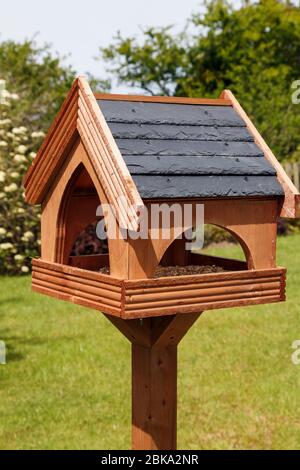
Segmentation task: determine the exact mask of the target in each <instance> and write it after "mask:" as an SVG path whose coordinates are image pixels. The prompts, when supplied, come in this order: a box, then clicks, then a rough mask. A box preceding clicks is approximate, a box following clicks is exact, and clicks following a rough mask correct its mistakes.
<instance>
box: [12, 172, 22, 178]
mask: <svg viewBox="0 0 300 470" xmlns="http://www.w3.org/2000/svg"><path fill="white" fill-rule="evenodd" d="M10 176H11V177H12V178H19V176H20V173H18V172H17V171H13V172H12V173H11V174H10Z"/></svg>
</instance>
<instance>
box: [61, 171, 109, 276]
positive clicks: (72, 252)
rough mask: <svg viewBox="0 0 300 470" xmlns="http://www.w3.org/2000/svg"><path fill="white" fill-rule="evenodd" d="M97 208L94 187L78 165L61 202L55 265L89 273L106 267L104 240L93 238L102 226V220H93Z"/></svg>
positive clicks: (106, 254)
mask: <svg viewBox="0 0 300 470" xmlns="http://www.w3.org/2000/svg"><path fill="white" fill-rule="evenodd" d="M100 204H101V202H100V199H99V196H98V193H97V191H96V188H95V186H94V183H93V181H92V179H91V177H90V175H89V173H88V171H87V170H86V168H85V166H84V165H83V164H82V163H81V164H80V165H78V167H77V168H76V170H75V171H74V173H73V175H72V177H71V179H70V181H69V183H68V185H67V187H66V189H65V191H64V194H63V197H62V200H61V205H60V210H59V214H58V221H57V238H56V240H57V242H56V259H55V261H56V262H57V263H60V264H66V265H70V266H76V267H79V268H82V269H87V270H89V271H98V270H99V269H100V268H102V267H103V266H108V267H109V253H108V244H107V240H101V239H99V237H98V235H97V226H98V224H99V222H100V223H103V220H102V219H103V217H100V216H98V217H97V213H99V212H98V211H97V209H98V208H99V205H100Z"/></svg>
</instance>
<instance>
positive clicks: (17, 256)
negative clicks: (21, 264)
mask: <svg viewBox="0 0 300 470" xmlns="http://www.w3.org/2000/svg"><path fill="white" fill-rule="evenodd" d="M14 259H15V260H16V261H23V259H24V256H23V255H15V256H14Z"/></svg>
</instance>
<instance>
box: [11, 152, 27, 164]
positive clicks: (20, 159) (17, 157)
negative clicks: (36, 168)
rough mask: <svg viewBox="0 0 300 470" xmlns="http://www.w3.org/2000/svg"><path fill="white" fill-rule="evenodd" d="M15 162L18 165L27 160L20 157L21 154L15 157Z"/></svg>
mask: <svg viewBox="0 0 300 470" xmlns="http://www.w3.org/2000/svg"><path fill="white" fill-rule="evenodd" d="M14 161H15V162H18V163H22V162H27V158H26V157H24V155H20V154H19V153H16V155H15V156H14Z"/></svg>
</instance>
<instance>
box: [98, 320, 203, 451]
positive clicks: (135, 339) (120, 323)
mask: <svg viewBox="0 0 300 470" xmlns="http://www.w3.org/2000/svg"><path fill="white" fill-rule="evenodd" d="M200 314H201V313H191V314H184V315H181V314H176V315H168V316H164V317H157V318H145V319H141V320H140V319H137V320H123V319H121V318H118V317H113V316H111V315H106V317H107V318H108V319H109V320H110V321H111V323H113V325H114V326H115V327H116V328H118V330H120V331H121V333H123V335H124V336H126V338H127V339H129V341H130V342H131V343H132V449H133V450H174V449H176V434H177V433H176V416H177V345H178V344H179V342H180V341H181V339H182V338H183V337H184V336H185V334H186V333H187V332H188V330H189V329H190V328H191V326H192V325H193V324H194V323H195V321H196V320H197V318H198V317H199V316H200Z"/></svg>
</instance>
